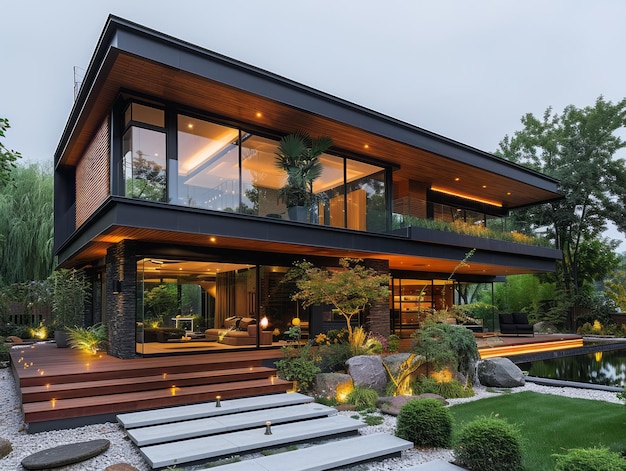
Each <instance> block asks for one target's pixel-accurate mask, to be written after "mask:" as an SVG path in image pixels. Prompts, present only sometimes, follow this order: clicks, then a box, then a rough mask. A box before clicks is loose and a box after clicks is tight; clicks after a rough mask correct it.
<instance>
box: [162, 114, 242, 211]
mask: <svg viewBox="0 0 626 471" xmlns="http://www.w3.org/2000/svg"><path fill="white" fill-rule="evenodd" d="M238 138H239V131H238V130H237V129H234V128H229V127H226V126H220V125H218V124H214V123H210V122H208V121H203V120H200V119H197V118H191V117H189V116H184V115H179V116H178V175H177V180H178V181H177V185H176V188H177V192H176V194H175V195H172V196H173V199H172V202H174V203H176V204H181V205H186V206H193V207H196V208H205V209H213V210H217V211H231V212H238V211H239V210H240V208H239V146H238Z"/></svg>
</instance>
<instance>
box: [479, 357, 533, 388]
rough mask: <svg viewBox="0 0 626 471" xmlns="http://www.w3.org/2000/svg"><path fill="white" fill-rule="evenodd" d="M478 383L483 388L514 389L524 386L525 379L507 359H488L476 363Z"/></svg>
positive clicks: (520, 371)
mask: <svg viewBox="0 0 626 471" xmlns="http://www.w3.org/2000/svg"><path fill="white" fill-rule="evenodd" d="M478 381H480V384H482V385H483V386H491V387H494V388H515V387H518V386H524V384H525V382H526V378H525V377H524V373H523V372H522V370H520V369H519V367H518V366H517V365H516V364H515V363H513V362H512V361H511V360H509V359H508V358H489V359H487V360H483V361H481V362H480V363H478Z"/></svg>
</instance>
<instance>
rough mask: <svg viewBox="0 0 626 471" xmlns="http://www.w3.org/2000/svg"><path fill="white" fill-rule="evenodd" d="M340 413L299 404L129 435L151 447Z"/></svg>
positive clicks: (139, 444)
mask: <svg viewBox="0 0 626 471" xmlns="http://www.w3.org/2000/svg"><path fill="white" fill-rule="evenodd" d="M336 414H337V409H335V408H334V407H328V406H325V405H323V404H317V403H309V404H298V405H295V406H286V407H277V408H273V409H261V410H254V411H249V412H241V413H239V414H228V415H221V416H218V417H210V418H204V419H195V420H187V421H185V422H175V423H171V424H163V425H152V426H150V427H140V428H135V429H130V430H127V434H128V436H129V437H130V439H131V440H132V441H133V442H134V443H135V444H136V445H137V446H147V445H156V444H158V443H167V442H173V441H177V440H187V439H190V438H197V437H205V436H207V435H217V434H220V433H226V432H232V431H235V430H242V429H248V428H259V427H264V426H265V424H266V422H268V421H269V422H271V423H272V426H273V425H275V424H284V423H288V422H295V421H298V420H309V419H316V418H319V417H330V416H332V415H336Z"/></svg>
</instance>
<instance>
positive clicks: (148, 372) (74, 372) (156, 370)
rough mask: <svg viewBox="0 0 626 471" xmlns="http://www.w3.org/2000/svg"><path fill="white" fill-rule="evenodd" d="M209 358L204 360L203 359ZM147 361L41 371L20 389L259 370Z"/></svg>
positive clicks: (249, 363) (245, 362) (224, 363)
mask: <svg viewBox="0 0 626 471" xmlns="http://www.w3.org/2000/svg"><path fill="white" fill-rule="evenodd" d="M207 356H208V357H209V358H206V357H207ZM150 360H151V359H142V362H145V363H142V362H139V361H127V362H126V364H124V365H123V367H122V368H117V369H112V368H111V367H110V365H109V364H106V365H103V366H102V367H101V366H100V364H99V362H98V359H97V358H96V359H93V360H91V362H90V363H84V364H81V363H79V364H78V365H76V366H74V367H73V368H72V369H71V370H70V371H67V370H64V371H61V372H59V373H54V372H52V373H51V372H49V371H47V370H48V369H47V368H46V369H43V368H42V370H43V374H41V375H39V374H37V375H35V376H20V387H22V388H23V387H30V386H45V385H46V384H60V383H76V382H84V381H104V380H107V379H120V378H131V379H132V378H138V377H142V376H162V375H163V374H167V375H168V376H169V375H171V374H180V373H192V372H198V371H216V370H227V369H241V368H250V367H258V366H261V363H262V362H261V360H249V359H237V357H236V356H233V358H231V359H224V358H221V359H217V358H216V359H215V360H212V359H211V358H210V356H209V355H204V356H202V357H200V358H198V361H197V362H189V361H187V362H183V361H179V363H178V364H176V363H175V362H174V363H172V362H171V361H169V362H162V363H156V362H150Z"/></svg>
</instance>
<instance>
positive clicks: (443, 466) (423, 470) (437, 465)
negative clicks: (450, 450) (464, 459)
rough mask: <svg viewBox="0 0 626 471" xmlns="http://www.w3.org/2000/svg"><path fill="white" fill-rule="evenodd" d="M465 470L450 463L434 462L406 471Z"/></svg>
mask: <svg viewBox="0 0 626 471" xmlns="http://www.w3.org/2000/svg"><path fill="white" fill-rule="evenodd" d="M464 469H465V468H461V467H459V466H456V465H454V464H452V463H450V462H449V461H444V460H434V461H429V462H428V463H423V464H418V465H417V466H413V467H411V468H407V469H406V470H404V471H463V470H464Z"/></svg>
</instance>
